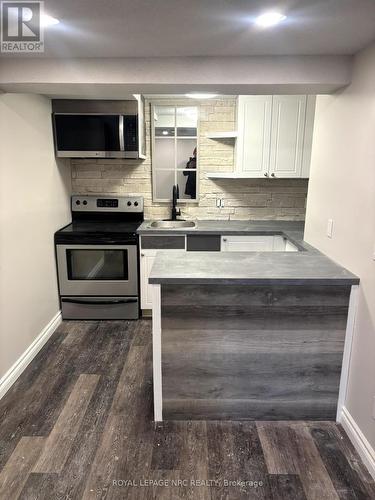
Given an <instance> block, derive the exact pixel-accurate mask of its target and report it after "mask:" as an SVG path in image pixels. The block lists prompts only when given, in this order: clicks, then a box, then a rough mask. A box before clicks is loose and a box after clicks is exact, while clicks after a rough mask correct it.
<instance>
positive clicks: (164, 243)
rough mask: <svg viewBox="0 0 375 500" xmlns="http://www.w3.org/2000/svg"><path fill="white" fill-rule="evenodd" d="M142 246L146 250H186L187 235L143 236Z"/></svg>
mask: <svg viewBox="0 0 375 500" xmlns="http://www.w3.org/2000/svg"><path fill="white" fill-rule="evenodd" d="M141 248H144V249H145V250H184V248H185V236H184V235H183V236H142V237H141Z"/></svg>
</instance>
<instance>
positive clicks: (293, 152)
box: [269, 95, 307, 178]
mask: <svg viewBox="0 0 375 500" xmlns="http://www.w3.org/2000/svg"><path fill="white" fill-rule="evenodd" d="M306 103H307V96H305V95H285V96H284V95H275V96H273V104H272V131H271V152H270V167H269V174H270V176H271V177H288V178H293V177H301V174H302V159H303V147H304V134H305V118H306Z"/></svg>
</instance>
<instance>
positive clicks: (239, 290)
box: [162, 285, 351, 307]
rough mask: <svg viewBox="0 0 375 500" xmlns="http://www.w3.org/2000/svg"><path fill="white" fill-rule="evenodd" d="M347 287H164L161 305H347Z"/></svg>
mask: <svg viewBox="0 0 375 500" xmlns="http://www.w3.org/2000/svg"><path fill="white" fill-rule="evenodd" d="M350 290H351V287H347V286H294V287H292V286H257V287H250V286H245V285H243V286H241V285H221V286H220V285H218V286H212V285H183V286H182V285H163V287H162V304H163V306H178V305H183V306H187V305H192V306H194V305H197V304H200V305H207V306H212V305H225V306H231V305H233V304H236V305H237V306H244V305H247V306H249V305H251V306H273V307H293V306H347V305H348V302H349V296H350Z"/></svg>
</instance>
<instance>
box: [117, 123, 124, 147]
mask: <svg viewBox="0 0 375 500" xmlns="http://www.w3.org/2000/svg"><path fill="white" fill-rule="evenodd" d="M118 133H119V139H120V151H125V144H124V115H120V116H119V125H118Z"/></svg>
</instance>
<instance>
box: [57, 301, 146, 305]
mask: <svg viewBox="0 0 375 500" xmlns="http://www.w3.org/2000/svg"><path fill="white" fill-rule="evenodd" d="M61 302H68V303H69V304H85V305H93V306H94V305H95V306H97V305H99V306H110V305H113V304H134V303H135V302H138V299H115V300H84V299H61Z"/></svg>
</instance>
